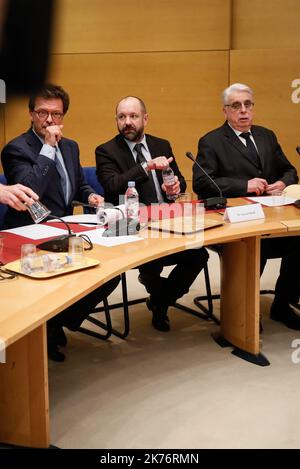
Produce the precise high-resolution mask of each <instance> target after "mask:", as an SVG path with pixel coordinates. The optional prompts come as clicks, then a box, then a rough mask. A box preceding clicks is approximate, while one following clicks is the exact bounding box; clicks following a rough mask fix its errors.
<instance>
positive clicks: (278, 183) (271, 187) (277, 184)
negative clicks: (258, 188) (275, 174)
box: [266, 181, 286, 194]
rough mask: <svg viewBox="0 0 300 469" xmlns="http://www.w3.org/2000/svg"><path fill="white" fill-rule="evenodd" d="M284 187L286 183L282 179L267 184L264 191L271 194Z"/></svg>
mask: <svg viewBox="0 0 300 469" xmlns="http://www.w3.org/2000/svg"><path fill="white" fill-rule="evenodd" d="M285 188H286V185H285V184H284V182H282V181H276V182H274V183H273V184H268V185H267V187H266V193H267V194H272V192H274V191H283V189H285Z"/></svg>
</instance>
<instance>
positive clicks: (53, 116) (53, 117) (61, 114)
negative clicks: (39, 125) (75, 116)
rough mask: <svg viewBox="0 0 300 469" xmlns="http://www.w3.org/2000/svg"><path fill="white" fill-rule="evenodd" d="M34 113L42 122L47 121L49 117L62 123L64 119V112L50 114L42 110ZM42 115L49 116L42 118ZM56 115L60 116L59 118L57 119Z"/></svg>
mask: <svg viewBox="0 0 300 469" xmlns="http://www.w3.org/2000/svg"><path fill="white" fill-rule="evenodd" d="M32 112H35V113H36V115H37V116H38V118H39V119H41V120H47V119H48V117H49V116H51V118H52V119H53V120H55V121H61V120H62V119H63V118H64V113H63V112H57V111H54V112H48V111H45V110H44V109H41V110H40V111H36V110H35V109H34V110H33V111H32ZM40 113H45V114H47V115H45V116H44V117H41V116H40ZM55 114H58V115H59V116H58V117H55Z"/></svg>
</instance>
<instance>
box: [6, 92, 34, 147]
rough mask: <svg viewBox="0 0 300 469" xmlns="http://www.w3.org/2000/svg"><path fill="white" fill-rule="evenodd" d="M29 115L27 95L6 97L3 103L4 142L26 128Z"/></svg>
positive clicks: (28, 123) (28, 125) (27, 127)
mask: <svg viewBox="0 0 300 469" xmlns="http://www.w3.org/2000/svg"><path fill="white" fill-rule="evenodd" d="M29 127H30V116H29V114H28V98H27V97H13V98H10V97H8V99H7V103H6V104H5V142H6V143H7V142H9V141H10V140H11V139H12V138H15V137H16V136H17V135H20V134H21V133H23V132H25V131H26V130H28V129H29Z"/></svg>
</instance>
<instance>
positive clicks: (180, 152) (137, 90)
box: [0, 0, 300, 181]
mask: <svg viewBox="0 0 300 469" xmlns="http://www.w3.org/2000/svg"><path fill="white" fill-rule="evenodd" d="M299 15H300V2H299V1H298V0H263V1H262V0H252V1H251V8H249V2H248V0H210V1H207V0H186V1H185V2H180V1H179V0H128V1H127V2H123V1H122V0H113V1H111V2H105V1H104V0H89V1H88V2H86V1H84V0H60V1H59V2H57V14H56V18H57V21H56V25H55V32H54V38H55V40H54V43H53V47H52V55H51V58H52V66H51V70H50V74H49V79H50V80H51V81H53V82H56V83H59V84H61V85H62V86H63V87H65V88H66V90H67V91H68V92H69V93H70V96H71V106H70V110H69V113H68V115H67V116H66V118H65V127H64V132H65V135H66V136H69V137H70V138H74V139H75V140H77V141H78V142H79V145H80V148H81V161H82V164H83V165H93V164H94V149H95V147H96V145H98V144H99V143H102V142H104V141H106V140H108V139H110V138H111V137H113V136H114V135H115V133H116V126H115V120H114V111H115V105H116V103H117V102H118V100H119V99H121V98H122V97H123V96H126V95H130V94H134V95H137V96H140V97H141V98H143V99H144V100H145V102H146V104H147V107H148V112H149V115H150V121H149V124H148V128H147V131H148V132H149V133H153V134H155V135H157V136H161V137H164V138H167V139H169V140H170V142H171V144H172V146H173V149H174V152H175V154H176V156H177V158H178V161H179V164H180V167H181V169H182V171H183V173H184V175H185V177H186V178H187V180H188V181H190V179H191V163H190V162H189V161H188V160H187V159H186V158H185V157H184V154H185V152H186V151H187V150H190V151H192V152H194V153H195V152H196V149H197V143H198V139H199V137H200V136H201V135H203V134H204V133H205V132H207V131H208V130H210V129H212V128H214V127H216V126H218V125H220V124H221V123H222V122H223V114H222V112H221V103H220V94H221V92H222V90H223V89H224V88H225V87H226V86H227V85H228V84H229V83H232V82H244V83H247V84H249V85H250V86H252V87H253V88H254V90H255V112H256V123H259V124H261V125H265V126H267V127H270V128H272V129H273V130H274V131H275V132H276V133H277V134H278V137H279V140H280V142H281V143H282V146H283V149H284V150H285V151H286V154H287V155H288V157H289V158H290V160H291V161H292V162H293V163H294V164H296V166H297V167H298V170H299V171H300V158H299V157H298V156H297V155H296V154H295V146H296V145H299V144H300V135H299V134H300V132H299V131H298V129H300V103H298V102H295V101H297V99H296V100H295V99H294V101H293V100H292V93H293V92H294V95H293V96H294V98H295V96H296V94H297V89H296V88H292V83H294V84H295V83H296V82H295V81H294V80H297V79H299V85H298V88H299V89H300V71H299V67H298V64H299V59H298V57H299V48H300V36H299V35H298V32H297V24H296V23H297V19H298V18H299ZM295 87H296V85H295ZM298 96H299V101H300V92H299V93H298ZM0 106H4V105H0ZM28 124H29V119H28V111H27V104H26V99H19V100H14V101H12V100H11V99H9V102H8V103H7V104H6V105H5V132H4V130H3V129H2V126H3V119H2V120H1V107H0V126H1V127H0V145H1V144H2V142H1V138H2V140H3V139H4V140H5V141H8V140H10V139H11V138H13V137H14V136H16V135H18V134H19V133H21V132H23V131H24V130H25V129H27V128H28Z"/></svg>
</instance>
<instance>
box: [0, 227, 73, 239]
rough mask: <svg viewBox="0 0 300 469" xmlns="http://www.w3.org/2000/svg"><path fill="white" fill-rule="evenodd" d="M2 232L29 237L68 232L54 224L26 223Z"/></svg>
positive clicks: (45, 236)
mask: <svg viewBox="0 0 300 469" xmlns="http://www.w3.org/2000/svg"><path fill="white" fill-rule="evenodd" d="M3 232H4V233H13V234H16V235H18V236H24V237H25V238H30V239H43V238H50V237H51V236H60V235H63V234H68V231H67V230H61V229H60V228H55V227H54V226H47V225H26V226H20V227H19V228H12V229H10V230H4V231H3Z"/></svg>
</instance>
